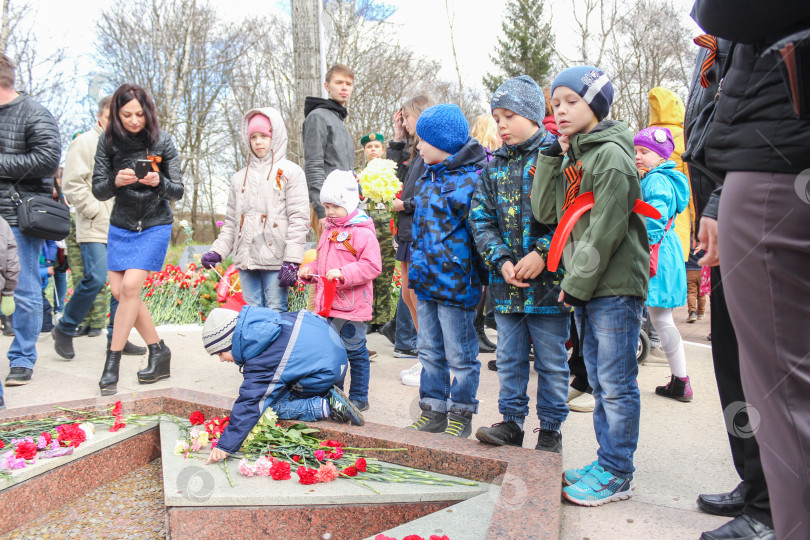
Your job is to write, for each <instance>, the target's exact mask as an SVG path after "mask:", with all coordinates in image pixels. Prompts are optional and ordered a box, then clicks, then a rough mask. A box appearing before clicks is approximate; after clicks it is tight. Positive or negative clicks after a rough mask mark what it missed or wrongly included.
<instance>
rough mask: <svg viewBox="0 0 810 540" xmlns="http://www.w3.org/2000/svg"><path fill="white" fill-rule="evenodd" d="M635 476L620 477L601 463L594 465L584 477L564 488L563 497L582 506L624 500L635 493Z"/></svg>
mask: <svg viewBox="0 0 810 540" xmlns="http://www.w3.org/2000/svg"><path fill="white" fill-rule="evenodd" d="M632 482H633V478H632V477H630V478H619V477H618V476H614V475H613V474H611V473H609V472H608V471H606V470H605V469H603V468H602V467H600V466H599V465H593V467H592V468H591V470H590V471H588V473H587V474H586V475H585V476H583V477H582V479H581V480H580V481H579V482H577V483H576V484H574V485H573V486H568V487H565V488H563V497H565V498H566V499H568V500H569V501H571V502H572V503H574V504H578V505H581V506H600V505H603V504H606V503H609V502H613V501H623V500H625V499H629V498H630V497H631V496H632V495H633V485H632Z"/></svg>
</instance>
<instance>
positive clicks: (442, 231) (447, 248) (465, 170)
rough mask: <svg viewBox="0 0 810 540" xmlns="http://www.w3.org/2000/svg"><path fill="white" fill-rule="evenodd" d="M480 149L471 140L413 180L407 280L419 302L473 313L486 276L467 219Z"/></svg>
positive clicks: (481, 161) (481, 154)
mask: <svg viewBox="0 0 810 540" xmlns="http://www.w3.org/2000/svg"><path fill="white" fill-rule="evenodd" d="M485 160H486V152H484V147H483V146H481V145H480V144H479V143H478V141H476V140H475V139H473V138H472V137H470V138H469V139H467V143H466V144H465V145H464V147H462V149H461V150H459V151H458V152H457V153H456V154H453V155H452V156H450V157H449V158H447V159H446V160H444V161H443V162H442V163H438V164H435V165H430V166H428V167H427V169H426V171H425V174H423V175H422V177H421V178H419V180H417V181H416V194H415V196H414V208H415V210H414V215H413V250H412V252H411V255H412V259H411V265H410V270H409V272H408V280H409V282H410V285H411V287H413V289H414V291H415V292H416V296H417V298H419V299H422V300H432V301H434V302H439V303H442V304H445V305H448V306H453V307H460V308H465V309H473V308H475V306H477V305H478V302H479V301H480V300H481V286H482V281H481V277H482V275H484V276H485V275H486V272H485V270H484V268H483V265H482V262H481V258H480V257H479V256H478V253H477V252H476V250H475V244H474V243H473V239H472V233H471V231H470V226H469V224H468V222H467V218H468V215H469V212H470V201H471V198H472V193H473V190H474V189H475V182H476V180H477V179H478V173H479V172H480V171H481V168H482V167H483V165H484V161H485Z"/></svg>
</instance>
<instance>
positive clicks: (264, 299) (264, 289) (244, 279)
mask: <svg viewBox="0 0 810 540" xmlns="http://www.w3.org/2000/svg"><path fill="white" fill-rule="evenodd" d="M239 282H240V283H241V284H242V295H243V297H244V298H245V302H247V303H248V304H249V305H251V306H259V307H267V308H270V309H275V310H276V311H287V295H288V293H289V291H290V289H289V288H288V287H279V286H278V270H242V269H241V268H240V269H239Z"/></svg>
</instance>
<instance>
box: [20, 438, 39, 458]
mask: <svg viewBox="0 0 810 540" xmlns="http://www.w3.org/2000/svg"><path fill="white" fill-rule="evenodd" d="M36 456H37V445H36V443H32V442H21V443H19V444H18V445H17V448H15V449H14V457H16V458H23V459H25V460H29V459H34V458H35V457H36Z"/></svg>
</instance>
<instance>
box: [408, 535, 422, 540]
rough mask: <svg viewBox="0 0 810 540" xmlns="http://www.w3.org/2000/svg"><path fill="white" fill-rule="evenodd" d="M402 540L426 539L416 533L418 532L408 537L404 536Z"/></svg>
mask: <svg viewBox="0 0 810 540" xmlns="http://www.w3.org/2000/svg"><path fill="white" fill-rule="evenodd" d="M402 540H425V539H424V538H422V537H421V536H419V535H416V534H409V535H408V536H406V537H405V538H403V539H402Z"/></svg>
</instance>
